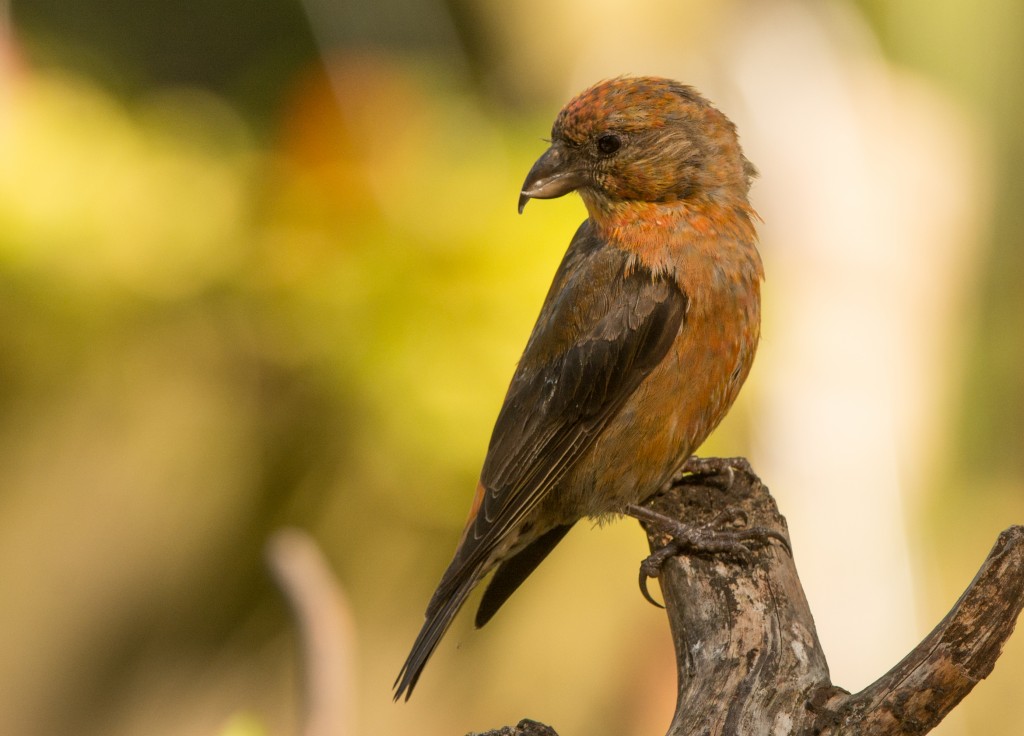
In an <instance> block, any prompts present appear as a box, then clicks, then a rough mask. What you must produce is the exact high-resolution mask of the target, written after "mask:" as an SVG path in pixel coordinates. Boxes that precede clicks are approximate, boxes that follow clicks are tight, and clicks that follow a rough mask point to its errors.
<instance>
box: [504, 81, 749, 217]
mask: <svg viewBox="0 0 1024 736" xmlns="http://www.w3.org/2000/svg"><path fill="white" fill-rule="evenodd" d="M754 174H755V169H754V167H753V165H752V164H751V163H750V162H749V161H747V159H746V158H745V157H744V156H743V153H742V151H741V150H740V146H739V141H738V139H737V135H736V128H735V126H734V125H733V124H732V123H731V122H730V121H729V119H728V118H726V117H725V115H723V114H722V113H720V112H719V111H718V110H717V109H715V108H714V107H713V106H712V105H711V104H710V103H709V102H708V101H707V100H705V99H704V98H703V97H702V96H701V95H700V94H698V93H697V92H696V91H695V90H694V89H692V88H691V87H687V86H686V85H683V84H680V83H678V82H675V81H673V80H670V79H664V78H661V77H617V78H615V79H611V80H607V81H604V82H599V83H598V84H596V85H594V86H593V87H591V88H590V89H588V90H586V91H584V92H582V93H580V94H579V95H577V96H576V97H575V98H573V99H572V100H570V101H569V103H568V104H566V105H565V107H563V108H562V111H561V112H560V113H559V114H558V117H557V118H556V120H555V123H554V126H553V128H552V131H551V148H549V149H548V151H547V152H546V153H545V154H544V155H543V156H542V157H541V158H540V159H539V160H538V161H537V164H536V165H535V166H534V167H533V169H532V170H531V171H530V173H529V175H528V176H527V178H526V182H525V183H524V184H523V189H522V195H521V197H520V200H519V206H520V211H522V208H523V207H524V206H525V204H526V201H527V200H528V199H530V198H541V199H545V198H550V197H558V196H561V195H563V194H567V193H568V192H571V191H579V193H580V195H581V196H582V198H583V201H584V203H585V204H586V205H587V209H588V211H589V213H590V215H591V217H593V218H594V219H595V220H596V221H598V222H600V221H601V220H602V219H603V218H604V216H606V215H607V213H609V212H612V211H614V210H616V209H617V208H618V206H620V205H622V204H624V203H634V202H635V203H659V204H666V203H676V202H680V201H691V202H700V201H703V200H711V201H720V202H722V203H723V204H724V203H726V202H731V201H736V200H739V201H743V202H745V201H746V194H747V190H748V189H749V188H750V180H751V178H752V177H753V176H754Z"/></svg>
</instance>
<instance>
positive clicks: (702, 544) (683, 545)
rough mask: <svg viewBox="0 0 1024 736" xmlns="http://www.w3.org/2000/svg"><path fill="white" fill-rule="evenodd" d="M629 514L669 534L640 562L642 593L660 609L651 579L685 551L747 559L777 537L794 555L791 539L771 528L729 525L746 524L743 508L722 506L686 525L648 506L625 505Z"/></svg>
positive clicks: (789, 552) (788, 551)
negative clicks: (703, 519)
mask: <svg viewBox="0 0 1024 736" xmlns="http://www.w3.org/2000/svg"><path fill="white" fill-rule="evenodd" d="M625 513H626V515H627V516H632V517H633V518H634V519H637V520H639V521H641V522H643V523H644V524H647V525H650V526H652V527H654V529H656V530H657V531H659V532H661V533H663V534H667V535H668V537H669V541H668V542H667V543H666V544H665V545H664V546H662V547H659V548H658V549H656V550H654V552H652V553H651V554H650V556H648V557H647V558H646V559H644V560H643V562H641V563H640V592H641V593H643V596H644V598H646V599H647V600H648V601H649V602H650V603H652V604H654V605H655V606H658V607H659V608H661V607H662V606H661V604H659V603H657V602H656V601H655V600H654V599H653V598H652V597H651V594H650V591H649V590H648V589H647V581H648V579H649V578H656V577H658V576H659V575H660V574H661V569H662V567H663V566H664V564H665V561H666V560H668V559H669V558H670V557H675V556H676V555H678V554H682V553H684V552H687V553H690V554H695V555H722V556H727V557H735V558H737V559H740V560H747V559H749V557H750V553H751V550H752V549H753V548H754V547H759V546H766V545H768V544H771V541H772V540H773V539H774V540H776V541H777V542H779V543H780V544H781V545H782V546H783V548H784V549H785V550H786V552H787V553H788V554H790V555H792V554H793V551H792V549H791V548H790V546H789V540H788V539H786V537H785V536H784V535H783V534H782V533H781V532H778V531H776V530H774V529H769V528H768V527H762V526H754V527H745V528H742V529H736V528H728V527H729V526H734V525H735V524H736V523H737V522H738V523H741V524H744V525H745V524H746V523H747V514H746V512H744V511H743V510H742V509H738V508H726V509H723V510H722V512H721V513H719V514H718V515H717V516H716V517H715V518H714V519H712V520H711V521H710V522H708V523H706V524H699V525H697V524H684V523H682V522H681V521H677V520H676V519H673V518H672V517H670V516H665V515H664V514H659V513H658V512H657V511H652V510H651V509H649V508H646V507H645V506H637V505H635V504H630V505H629V506H627V507H626V509H625Z"/></svg>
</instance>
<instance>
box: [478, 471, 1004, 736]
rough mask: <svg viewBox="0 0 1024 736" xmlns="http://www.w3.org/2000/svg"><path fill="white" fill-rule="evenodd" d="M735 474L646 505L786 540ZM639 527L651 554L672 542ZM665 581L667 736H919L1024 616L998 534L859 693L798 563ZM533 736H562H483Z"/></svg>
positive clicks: (762, 561)
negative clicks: (914, 642) (955, 595)
mask: <svg viewBox="0 0 1024 736" xmlns="http://www.w3.org/2000/svg"><path fill="white" fill-rule="evenodd" d="M731 465H732V467H733V468H734V469H735V473H730V474H728V475H725V474H723V475H718V476H715V477H711V476H705V475H687V476H684V477H682V478H681V479H680V480H679V481H677V482H676V483H675V484H674V485H673V487H672V488H671V489H670V490H669V491H667V492H665V493H663V494H660V495H658V496H656V497H654V498H652V499H650V500H649V501H648V502H647V503H646V504H645V505H646V506H647V507H648V508H650V509H652V510H654V511H657V512H658V513H660V514H663V515H665V516H668V517H671V518H673V519H678V520H680V521H682V522H684V523H686V524H709V523H714V524H721V523H722V522H721V519H723V518H730V517H734V518H736V519H744V520H745V524H746V525H747V526H750V527H755V526H756V527H764V528H766V529H770V530H774V531H776V532H781V533H782V534H783V535H787V538H788V534H787V529H786V522H785V519H784V518H783V517H782V516H781V515H780V514H779V512H778V509H777V508H776V506H775V502H774V500H773V499H772V497H771V496H770V495H769V493H768V489H767V488H766V487H765V486H764V485H763V484H762V483H761V481H760V480H759V479H758V478H757V476H756V475H754V473H753V472H751V471H750V469H749V467H748V466H747V464H746V462H745V461H742V460H737V461H735V462H732V463H731ZM730 477H731V482H729V479H730ZM738 523H739V522H738ZM645 528H646V530H647V532H648V537H649V540H650V543H651V548H652V550H654V549H657V548H660V547H661V546H663V545H664V544H665V543H666V541H668V540H667V537H666V536H665V535H664V534H662V533H661V532H659V531H658V530H657V529H655V528H651V527H650V525H645ZM660 582H661V588H662V594H663V595H664V599H665V607H666V613H667V615H668V619H669V627H670V629H671V631H672V638H673V641H674V643H675V650H676V662H677V665H678V678H679V697H678V700H677V702H676V713H675V716H674V718H673V720H672V723H671V725H670V726H669V729H668V736H691V735H692V736H705V735H708V736H716V735H722V736H733V735H737V734H740V735H743V736H746V735H748V734H749V735H752V736H759V735H761V734H764V735H765V736H767V735H768V734H771V735H772V736H781V735H783V734H793V736H812V735H813V736H852V735H853V734H857V735H858V736H888V735H890V734H892V735H895V734H914V735H915V736H917V735H919V734H925V733H927V732H928V731H930V730H931V729H932V728H934V727H935V726H936V725H937V724H938V723H939V722H940V721H941V720H942V719H943V718H944V717H945V716H946V714H948V713H949V711H950V710H952V708H953V707H954V706H955V705H956V704H957V703H959V702H960V700H962V699H963V698H964V697H965V696H966V695H967V694H968V693H969V692H970V691H971V689H972V688H973V687H974V686H975V685H976V684H977V683H978V681H980V680H981V679H983V678H985V677H986V676H987V675H988V674H989V673H990V672H991V671H992V668H993V667H994V666H995V662H996V660H997V659H998V658H999V655H1000V653H1001V652H1002V648H1003V644H1004V643H1005V642H1006V640H1007V638H1008V637H1009V636H1010V634H1011V633H1012V632H1013V628H1014V625H1015V623H1016V620H1017V617H1018V615H1019V614H1020V612H1021V609H1022V607H1024V527H1020V526H1014V527H1010V528H1009V529H1007V530H1006V531H1004V532H1003V533H1002V534H1001V535H1000V536H999V539H998V541H997V542H996V545H995V547H994V548H993V549H992V552H991V553H990V554H989V556H988V558H987V559H986V560H985V562H984V564H983V565H982V567H981V569H980V570H979V572H978V574H977V576H976V577H975V578H974V580H973V581H972V582H971V584H970V585H969V586H968V588H967V590H966V591H965V592H964V594H963V595H962V596H961V597H960V600H958V601H957V603H956V605H955V606H954V607H953V609H952V610H951V611H950V612H949V613H948V614H947V615H946V617H945V618H944V619H943V620H942V621H941V622H940V623H939V624H938V626H936V627H935V629H934V630H933V631H932V632H931V633H930V634H929V635H928V636H927V637H926V638H925V639H924V641H922V642H921V643H920V644H919V645H918V646H917V647H915V648H914V650H913V651H912V652H910V653H909V654H908V655H907V656H906V657H904V658H903V660H902V661H901V662H899V663H898V664H897V665H896V666H895V667H893V668H892V669H891V670H890V671H889V672H887V673H886V674H884V675H883V676H882V677H880V678H879V679H878V680H877V681H876V682H874V683H873V684H872V685H870V686H868V687H867V688H865V689H864V690H862V691H861V692H859V693H855V694H850V693H848V692H846V691H845V690H842V689H841V688H838V687H836V686H834V685H833V684H832V682H831V680H830V678H829V673H828V665H827V663H826V661H825V655H824V653H823V652H822V650H821V644H820V643H819V642H818V636H817V633H816V632H815V628H814V620H813V618H812V617H811V612H810V609H809V608H808V605H807V600H806V598H805V596H804V592H803V588H802V586H801V585H800V579H799V577H798V576H797V573H796V565H795V563H794V559H793V557H792V556H791V555H790V554H789V553H788V552H787V550H786V549H785V548H784V546H783V545H781V544H778V543H775V542H770V543H767V544H764V545H760V546H754V547H753V548H752V549H751V550H750V552H749V554H745V555H733V556H731V557H730V556H723V555H711V556H707V555H687V554H683V555H679V556H676V557H673V558H671V559H669V560H668V561H667V562H666V564H665V565H664V567H663V568H662V572H661V577H660ZM851 634H852V635H856V632H851ZM541 735H543V736H557V734H555V732H554V730H552V729H550V727H548V726H544V725H543V724H539V723H536V722H533V721H525V720H524V721H522V722H520V724H519V725H518V726H515V727H506V728H504V729H501V730H499V731H491V732H488V734H485V735H481V736H541Z"/></svg>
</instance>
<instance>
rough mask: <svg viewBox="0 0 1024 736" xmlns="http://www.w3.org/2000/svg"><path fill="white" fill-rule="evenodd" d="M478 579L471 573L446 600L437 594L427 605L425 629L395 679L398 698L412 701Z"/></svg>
mask: <svg viewBox="0 0 1024 736" xmlns="http://www.w3.org/2000/svg"><path fill="white" fill-rule="evenodd" d="M478 581H479V576H477V575H472V576H468V577H466V578H464V579H463V581H462V582H461V583H460V584H459V585H458V586H457V587H455V588H454V590H453V591H452V592H451V594H450V595H448V596H447V597H446V598H445V599H444V600H443V601H442V600H438V599H437V596H436V595H435V597H434V599H432V600H431V601H430V605H429V606H428V607H427V620H426V621H425V622H424V624H423V628H422V629H420V633H419V635H418V636H417V637H416V641H415V643H413V645H412V651H410V652H409V656H408V657H407V658H406V660H405V664H404V665H402V669H401V671H400V672H399V673H398V677H397V678H395V684H394V688H395V700H399V699H400V698H402V697H403V696H404V698H405V699H406V700H408V699H409V696H410V695H412V690H413V688H414V687H415V686H416V682H417V681H418V680H419V679H420V674H421V673H422V672H423V668H424V666H426V664H427V660H428V659H430V655H431V654H433V653H434V649H435V648H437V644H438V642H439V641H441V637H442V636H444V633H445V632H446V631H448V627H449V626H451V623H452V620H453V619H454V618H455V614H457V613H458V612H459V609H460V608H462V604H463V603H465V602H466V598H468V597H469V593H470V591H472V590H473V586H475V585H476V584H477V582H478ZM439 592H440V591H439Z"/></svg>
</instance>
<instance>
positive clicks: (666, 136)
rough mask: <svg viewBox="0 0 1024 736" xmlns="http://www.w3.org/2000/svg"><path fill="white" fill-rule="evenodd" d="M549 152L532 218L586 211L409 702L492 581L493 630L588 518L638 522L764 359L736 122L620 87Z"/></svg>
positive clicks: (475, 505)
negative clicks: (561, 208)
mask: <svg viewBox="0 0 1024 736" xmlns="http://www.w3.org/2000/svg"><path fill="white" fill-rule="evenodd" d="M549 143H550V146H549V147H548V148H547V150H546V151H545V152H544V153H543V154H542V155H541V156H540V158H539V159H538V160H537V161H536V163H534V165H533V166H532V168H531V169H530V171H529V173H528V174H527V176H526V180H525V181H524V183H523V186H522V189H521V193H520V197H519V212H520V214H522V212H523V209H524V207H525V206H526V203H527V202H528V201H529V200H531V199H552V198H556V197H561V196H563V195H566V194H569V193H570V192H577V193H578V194H579V195H580V197H581V198H582V200H583V203H584V205H585V206H586V210H587V215H588V216H587V219H586V220H585V221H584V222H583V223H582V224H581V225H580V226H579V228H578V229H577V231H576V233H575V235H574V236H573V237H572V240H571V242H570V244H569V247H568V250H567V251H566V253H565V256H564V257H563V259H562V262H561V264H560V265H559V267H558V269H557V271H556V273H555V276H554V279H553V282H552V284H551V287H550V289H549V291H548V293H547V296H546V298H545V300H544V303H543V306H542V307H541V310H540V315H539V317H538V319H537V323H536V325H535V326H534V328H533V331H532V333H531V335H530V337H529V339H528V341H527V344H526V347H525V349H524V351H523V354H522V357H521V359H520V360H519V363H518V364H517V366H516V369H515V372H514V375H513V377H512V380H511V383H510V385H509V388H508V392H507V394H506V396H505V400H504V403H503V405H502V407H501V409H500V411H499V413H498V417H497V420H496V422H495V425H494V430H493V432H492V435H491V439H490V443H489V445H488V449H487V454H486V457H485V459H484V462H483V468H482V470H481V473H480V478H479V482H478V484H477V487H476V493H475V495H474V497H473V501H472V504H471V508H470V512H469V518H468V519H467V521H466V525H465V527H464V530H463V532H462V535H461V538H460V539H459V542H458V546H457V547H456V549H455V554H454V557H453V559H452V561H451V563H450V565H449V566H448V568H447V569H446V570H445V572H444V574H443V575H442V577H441V580H440V582H439V584H438V586H437V588H436V590H435V592H434V594H433V596H432V597H431V599H430V602H429V604H428V606H427V611H426V617H425V622H424V624H423V627H422V629H421V630H420V632H419V635H418V636H417V638H416V640H415V643H414V644H413V646H412V649H411V651H410V653H409V656H408V658H407V659H406V661H405V663H404V665H403V666H402V668H401V671H400V672H399V675H398V677H397V679H396V680H395V684H394V686H393V689H394V699H395V700H396V701H397V700H399V699H400V698H402V697H403V696H404V697H405V699H406V700H408V698H409V696H410V695H411V694H412V691H413V688H414V687H415V686H416V683H417V681H418V680H419V678H420V675H421V673H422V671H423V668H424V666H425V665H426V663H427V660H428V659H429V658H430V656H431V654H432V653H433V652H434V650H435V648H436V647H437V645H438V643H439V641H440V640H441V638H442V636H443V635H444V634H445V632H446V631H447V630H448V628H449V626H450V624H451V622H452V620H453V619H454V618H455V615H456V614H457V613H458V612H459V610H460V609H461V607H462V605H463V604H464V603H465V601H466V599H467V597H468V596H469V594H470V592H471V591H472V590H473V589H474V588H475V587H476V586H477V585H478V584H479V583H480V582H481V581H482V580H483V579H484V578H485V577H487V575H488V574H490V573H491V572H492V571H493V575H492V576H491V579H490V582H489V584H488V586H487V587H486V589H485V591H484V593H483V596H482V598H481V600H480V604H479V608H478V610H477V613H476V619H475V623H476V626H477V628H479V627H481V626H483V625H484V624H486V623H487V622H488V621H489V620H490V619H491V617H492V616H493V615H494V614H495V612H496V611H497V610H498V609H499V608H500V607H501V606H502V604H504V603H505V601H506V600H507V599H508V598H509V596H510V595H512V593H513V592H514V591H515V590H516V589H517V588H518V587H519V586H520V584H521V583H522V582H523V581H524V580H525V579H526V578H527V577H528V576H529V575H530V574H531V573H532V572H533V571H534V570H535V569H536V567H537V566H538V565H539V564H540V563H541V562H542V561H543V560H544V558H545V557H546V556H547V555H548V553H550V552H551V550H552V549H553V548H554V547H555V546H556V545H557V544H558V543H559V541H561V540H562V538H563V537H564V536H565V535H566V533H567V532H568V531H569V530H570V529H571V528H572V527H573V525H574V524H575V523H576V522H577V521H580V520H581V519H584V518H588V519H593V520H597V521H604V520H606V519H609V518H615V517H617V516H621V515H622V514H624V513H628V512H629V511H630V510H635V508H636V506H635V505H636V504H638V503H641V502H642V501H644V500H645V499H647V498H649V497H650V496H652V495H654V494H655V493H657V492H658V491H659V490H661V489H662V488H663V487H664V485H665V484H666V483H667V482H668V481H670V480H671V479H672V478H673V477H674V476H675V475H677V474H678V473H679V472H680V471H681V470H682V469H683V467H684V466H685V464H686V463H687V461H688V460H690V458H691V456H692V455H693V453H694V452H695V450H696V449H697V448H698V447H699V446H700V445H701V443H702V442H703V441H704V440H705V439H706V438H707V436H708V435H709V434H710V433H711V431H712V430H713V429H714V428H715V427H716V426H717V425H718V424H719V422H720V421H721V420H722V418H723V417H724V416H725V414H726V412H727V411H728V409H729V408H730V406H731V405H732V404H733V402H734V400H735V399H736V396H737V394H738V392H739V390H740V387H741V385H742V384H743V382H744V381H745V379H746V378H747V375H748V373H749V372H750V368H751V364H752V362H753V360H754V355H755V352H756V350H757V345H758V340H759V337H760V320H761V306H760V303H761V282H762V280H763V278H764V269H763V266H762V261H761V257H760V255H759V253H758V250H757V232H756V223H757V222H758V221H759V217H758V215H757V213H756V212H755V211H754V209H753V208H752V206H751V204H750V201H749V196H748V195H749V191H750V186H751V182H752V180H753V178H754V177H755V176H756V175H757V171H756V169H755V168H754V166H753V165H752V164H751V163H750V162H749V161H748V160H747V158H746V157H745V156H744V154H743V151H742V149H741V147H740V144H739V138H738V135H737V131H736V127H735V125H734V124H733V123H732V122H731V121H730V120H729V119H728V118H727V117H726V116H725V115H724V114H723V113H722V112H720V111H719V110H718V109H717V108H716V107H715V106H714V105H712V104H711V103H710V102H709V101H708V100H707V99H705V98H704V97H703V96H702V95H701V94H700V93H699V92H697V91H696V90H695V89H694V88H692V87H690V86H687V85H684V84H681V83H680V82H677V81H674V80H671V79H667V78H664V77H655V76H621V77H616V78H613V79H607V80H604V81H601V82H598V83H597V84H595V85H593V86H592V87H590V88H589V89H587V90H585V91H583V92H581V93H580V94H578V95H577V96H575V97H574V98H572V99H571V100H570V101H569V102H568V103H567V104H566V105H565V106H564V107H563V108H562V109H561V111H560V112H559V113H558V115H557V116H556V118H555V122H554V124H553V126H552V130H551V138H550V141H549ZM643 580H644V578H643V572H641V581H642V583H643ZM645 595H646V589H645Z"/></svg>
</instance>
